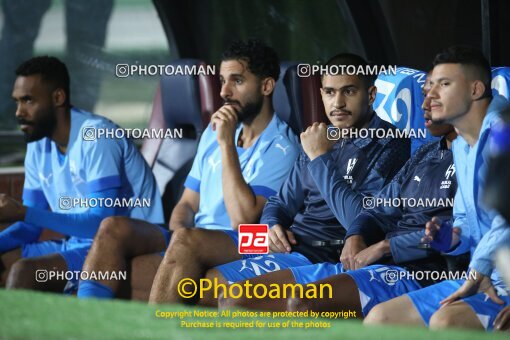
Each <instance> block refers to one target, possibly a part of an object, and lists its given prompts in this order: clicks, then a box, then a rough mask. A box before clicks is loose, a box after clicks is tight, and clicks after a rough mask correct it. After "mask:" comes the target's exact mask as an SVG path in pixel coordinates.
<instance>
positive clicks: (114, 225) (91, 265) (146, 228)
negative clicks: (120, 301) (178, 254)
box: [83, 216, 165, 294]
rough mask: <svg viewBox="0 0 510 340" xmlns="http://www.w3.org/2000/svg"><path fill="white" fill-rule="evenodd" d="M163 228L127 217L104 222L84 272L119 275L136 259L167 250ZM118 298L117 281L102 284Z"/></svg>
mask: <svg viewBox="0 0 510 340" xmlns="http://www.w3.org/2000/svg"><path fill="white" fill-rule="evenodd" d="M159 229H160V227H158V226H156V225H154V224H151V223H148V222H144V221H141V220H135V219H131V218H128V217H118V216H116V217H108V218H106V219H104V220H103V221H102V222H101V225H100V226H99V230H98V232H97V234H96V237H95V238H94V242H93V243H92V247H91V248H90V251H89V254H88V255H87V259H86V260H85V264H84V265H83V271H86V272H88V273H91V272H108V271H109V272H112V271H115V272H118V271H123V270H126V269H127V261H129V260H130V259H132V258H133V257H135V256H139V255H144V254H151V253H155V252H160V251H164V250H165V237H164V236H163V233H162V232H161V231H160V230H159ZM99 282H100V283H102V284H104V285H106V286H108V287H109V288H110V289H112V290H113V292H115V293H116V294H117V293H118V290H119V288H120V282H119V281H117V280H109V281H105V280H101V281H99Z"/></svg>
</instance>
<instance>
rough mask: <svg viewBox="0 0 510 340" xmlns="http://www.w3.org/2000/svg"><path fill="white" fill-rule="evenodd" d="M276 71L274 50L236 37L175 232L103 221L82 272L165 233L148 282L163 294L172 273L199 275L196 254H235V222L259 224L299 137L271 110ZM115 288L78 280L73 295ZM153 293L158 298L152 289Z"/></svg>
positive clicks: (104, 266) (145, 249) (115, 264)
mask: <svg viewBox="0 0 510 340" xmlns="http://www.w3.org/2000/svg"><path fill="white" fill-rule="evenodd" d="M279 73H280V64H279V61H278V57H277V55H276V53H275V51H274V50H273V49H271V48H270V47H268V46H266V45H265V44H263V43H262V42H261V41H260V40H249V41H247V42H242V41H236V42H234V43H232V45H231V46H229V47H228V48H227V50H226V51H225V52H224V54H223V56H222V62H221V65H220V81H221V93H220V94H221V97H222V98H223V100H224V105H223V106H222V107H221V108H220V109H219V110H218V111H216V112H215V113H214V114H213V115H212V117H211V124H210V125H209V126H208V127H207V129H206V130H205V132H204V134H203V135H202V137H201V140H200V144H199V146H198V150H197V155H196V157H195V159H194V163H193V166H192V169H191V171H190V173H189V175H188V177H187V179H186V182H185V189H184V192H183V195H182V197H181V199H180V201H179V203H178V204H177V205H176V207H175V208H174V210H173V212H172V215H171V218H170V229H171V230H172V231H173V234H172V235H171V234H170V233H169V232H168V231H164V230H163V229H161V228H159V227H157V226H154V225H153V224H150V223H146V222H143V221H139V220H133V219H126V218H112V219H108V220H105V221H104V222H103V224H102V225H101V228H100V230H99V233H98V236H97V237H96V239H95V241H94V245H93V246H92V249H91V251H90V254H89V256H88V257H87V261H86V264H85V269H86V270H87V271H105V270H114V271H116V270H122V269H125V268H126V262H127V261H128V260H131V259H132V258H133V257H135V256H139V255H145V254H151V253H155V252H164V251H165V250H166V249H167V246H168V245H169V243H170V237H171V243H170V246H168V250H167V251H166V254H165V259H164V261H163V263H162V265H161V266H160V270H159V271H158V274H157V276H156V279H155V283H154V285H156V286H158V287H160V289H159V290H157V291H158V292H161V294H163V293H164V292H166V287H167V286H169V287H170V286H172V282H173V281H172V278H173V277H176V275H184V276H186V277H194V278H197V280H198V279H199V278H200V277H202V276H203V273H204V271H203V270H202V269H201V268H200V267H198V266H196V265H194V264H195V263H196V262H197V258H205V259H206V260H207V261H209V262H210V263H212V264H221V263H223V262H222V261H223V259H224V258H225V257H226V259H225V261H227V262H228V261H229V260H230V261H233V260H236V259H238V258H240V255H239V254H238V252H237V227H238V225H239V224H241V223H258V221H259V218H260V215H261V214H262V208H263V207H264V204H265V202H266V200H267V199H268V198H269V197H270V196H272V195H274V194H275V193H276V192H277V191H278V190H279V188H280V186H281V184H282V183H283V181H284V180H285V178H286V177H287V176H288V173H289V171H290V169H291V168H292V165H293V164H294V161H295V159H296V157H297V155H298V152H299V151H298V139H297V137H296V136H295V135H294V133H293V132H292V130H291V129H290V127H289V126H288V125H287V124H286V123H285V122H283V121H282V120H281V119H280V118H279V117H278V116H277V115H276V114H275V112H274V110H273V105H272V94H273V90H274V86H275V82H276V81H277V79H278V77H279ZM199 240H202V241H199ZM161 260H162V257H161V255H160V254H159V253H158V254H157V255H153V256H151V257H147V263H148V264H147V265H146V268H147V267H150V268H157V266H158V265H159V264H160V262H161ZM148 270H149V269H148ZM175 273H179V274H175ZM174 274H175V275H174ZM154 275H155V270H154V271H152V272H149V271H147V272H146V275H145V277H144V279H145V278H146V280H145V281H147V282H146V283H149V285H150V284H151V283H152V278H153V277H154ZM119 288H120V286H119V282H118V281H115V280H110V281H107V280H104V281H92V280H88V281H83V282H82V283H81V284H80V288H79V291H78V297H84V298H87V297H103V298H111V297H113V296H114V295H115V294H116V293H118V291H119ZM144 298H147V297H144ZM152 298H153V299H154V300H159V299H162V297H161V296H160V295H158V294H156V295H154V296H153V297H152Z"/></svg>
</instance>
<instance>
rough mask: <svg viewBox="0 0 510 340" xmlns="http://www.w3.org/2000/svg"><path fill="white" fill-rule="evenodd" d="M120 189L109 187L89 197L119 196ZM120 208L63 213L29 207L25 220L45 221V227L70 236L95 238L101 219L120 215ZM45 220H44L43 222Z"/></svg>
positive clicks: (39, 222) (33, 222) (29, 221)
mask: <svg viewBox="0 0 510 340" xmlns="http://www.w3.org/2000/svg"><path fill="white" fill-rule="evenodd" d="M118 194H119V189H109V190H104V191H100V192H94V193H91V194H89V195H88V196H87V197H88V198H103V199H104V198H113V199H115V198H117V197H118ZM117 210H118V209H115V208H107V207H100V206H97V207H94V208H90V209H89V210H88V211H87V212H84V213H79V214H62V213H56V212H51V211H48V210H42V209H39V208H35V207H28V208H27V213H26V216H25V222H27V223H30V224H35V225H41V223H44V227H46V228H48V229H51V230H54V231H56V232H59V233H61V234H64V235H68V236H75V237H83V238H94V235H95V234H96V231H97V229H98V228H99V224H100V223H101V221H102V220H103V219H104V218H106V217H109V216H115V215H118V212H117ZM41 221H44V222H41Z"/></svg>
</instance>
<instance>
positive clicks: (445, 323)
mask: <svg viewBox="0 0 510 340" xmlns="http://www.w3.org/2000/svg"><path fill="white" fill-rule="evenodd" d="M473 326H474V325H467V324H466V315H465V314H464V313H462V314H459V313H458V310H457V311H456V310H455V309H451V308H448V307H446V308H441V309H439V310H438V311H436V312H435V313H434V314H432V317H431V318H430V322H429V328H430V329H445V328H473Z"/></svg>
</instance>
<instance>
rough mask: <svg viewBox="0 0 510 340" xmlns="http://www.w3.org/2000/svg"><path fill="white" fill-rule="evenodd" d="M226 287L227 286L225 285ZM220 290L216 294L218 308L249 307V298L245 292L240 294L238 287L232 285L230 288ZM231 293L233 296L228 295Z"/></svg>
mask: <svg viewBox="0 0 510 340" xmlns="http://www.w3.org/2000/svg"><path fill="white" fill-rule="evenodd" d="M227 289H228V287H227ZM227 289H225V290H226V291H225V290H220V291H219V296H218V309H231V308H232V309H236V308H249V307H250V305H251V302H252V301H250V299H248V298H247V297H246V295H245V294H241V291H240V290H239V288H238V287H236V286H234V287H231V288H230V289H228V290H227ZM228 293H231V294H232V295H233V296H235V298H234V297H232V296H230V295H228Z"/></svg>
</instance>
